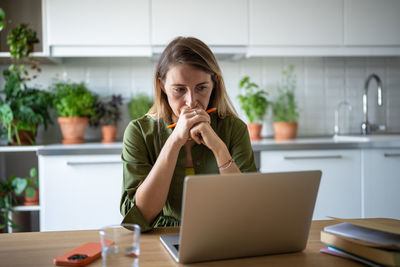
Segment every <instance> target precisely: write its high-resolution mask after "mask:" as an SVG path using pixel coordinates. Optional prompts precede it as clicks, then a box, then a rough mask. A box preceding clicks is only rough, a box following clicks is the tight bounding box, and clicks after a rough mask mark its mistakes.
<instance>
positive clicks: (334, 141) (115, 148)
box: [0, 134, 400, 155]
mask: <svg viewBox="0 0 400 267" xmlns="http://www.w3.org/2000/svg"><path fill="white" fill-rule="evenodd" d="M252 147H253V150H254V152H260V151H264V150H269V151H271V150H320V149H360V148H365V149H368V148H388V149H390V148H400V134H396V135H371V136H366V137H364V136H339V137H337V138H335V137H332V136H329V137H328V136H325V137H298V138H297V139H294V140H289V141H275V140H274V139H273V138H264V139H262V140H260V141H254V142H252ZM23 151H33V152H34V151H36V153H37V154H38V155H96V154H120V153H121V151H122V142H116V143H110V144H102V143H84V144H75V145H62V144H52V145H38V146H24V147H18V146H0V152H23Z"/></svg>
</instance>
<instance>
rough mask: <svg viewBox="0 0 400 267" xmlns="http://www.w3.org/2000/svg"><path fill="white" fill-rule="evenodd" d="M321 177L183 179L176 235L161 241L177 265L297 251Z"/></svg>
mask: <svg viewBox="0 0 400 267" xmlns="http://www.w3.org/2000/svg"><path fill="white" fill-rule="evenodd" d="M321 174H322V173H321V171H300V172H280V173H246V174H232V175H195V176H188V177H186V178H185V184H184V191H183V201H182V203H183V207H182V225H181V228H180V234H179V235H166V236H161V237H160V239H161V241H162V243H163V244H164V246H165V247H166V248H167V250H168V251H169V252H170V253H171V255H172V256H173V258H174V259H175V260H176V261H177V262H180V263H193V262H201V261H209V260H220V259H228V258H239V257H249V256H259V255H267V254H278V253H287V252H297V251H301V250H303V249H304V248H305V246H306V244H307V238H308V233H309V229H310V225H311V219H312V215H313V211H314V205H315V200H316V198H317V193H318V188H319V183H320V179H321Z"/></svg>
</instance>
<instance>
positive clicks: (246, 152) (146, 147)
mask: <svg viewBox="0 0 400 267" xmlns="http://www.w3.org/2000/svg"><path fill="white" fill-rule="evenodd" d="M210 117H211V127H212V128H213V129H214V131H215V132H216V133H217V134H218V136H219V137H220V138H221V140H222V141H224V143H225V144H226V146H227V148H228V150H229V152H230V154H231V156H232V157H233V159H234V160H235V163H236V165H237V166H238V168H239V169H240V170H241V171H242V172H255V171H256V166H255V163H254V153H253V150H252V148H251V144H250V138H249V134H248V131H247V126H246V124H245V123H244V122H243V121H241V120H240V119H239V118H237V117H234V116H229V117H226V118H224V119H221V118H219V117H218V115H217V114H210ZM166 126H167V125H166V124H164V123H159V122H158V121H157V120H155V119H153V118H152V117H150V116H149V115H145V116H143V117H142V118H140V119H137V120H133V121H131V122H130V123H129V124H128V126H127V128H126V129H125V133H124V139H123V149H122V162H123V185H122V187H123V188H122V197H121V204H120V209H121V214H122V215H123V216H124V219H123V221H122V222H123V223H136V224H139V225H140V226H141V228H142V231H143V232H146V231H149V230H151V229H152V228H153V227H163V226H178V225H179V223H180V218H181V203H182V194H183V181H184V178H185V171H186V166H185V165H186V152H185V147H184V146H183V147H182V149H181V150H180V152H179V155H178V160H177V163H176V167H175V170H174V174H173V177H172V181H171V186H170V189H169V193H168V197H167V200H166V203H165V205H164V208H163V210H162V211H161V212H160V214H159V215H158V216H157V218H156V219H155V220H154V221H153V223H152V224H148V223H146V221H145V219H144V218H143V215H142V214H141V213H140V211H139V210H138V208H137V207H136V205H135V193H136V189H137V188H138V187H139V186H140V184H141V183H142V182H143V181H144V179H145V178H146V177H147V175H148V174H149V172H150V170H151V168H152V167H153V165H154V164H155V162H156V160H157V157H158V155H159V154H160V152H161V149H162V146H163V144H164V143H165V141H166V140H167V138H168V137H169V136H170V134H171V133H172V131H173V130H172V129H167V127H166ZM192 160H193V167H194V172H195V173H196V174H218V173H219V170H218V166H217V162H216V160H215V157H214V154H213V153H212V151H211V150H210V149H208V148H207V147H206V146H205V145H198V144H194V146H193V147H192ZM205 193H206V192H205Z"/></svg>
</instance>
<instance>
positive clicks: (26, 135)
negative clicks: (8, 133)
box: [9, 120, 38, 146]
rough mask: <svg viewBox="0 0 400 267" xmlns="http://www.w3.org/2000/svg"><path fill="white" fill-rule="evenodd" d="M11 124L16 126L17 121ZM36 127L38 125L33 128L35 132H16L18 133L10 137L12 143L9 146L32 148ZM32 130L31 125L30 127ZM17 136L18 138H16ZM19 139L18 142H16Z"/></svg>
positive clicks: (34, 142) (34, 141)
mask: <svg viewBox="0 0 400 267" xmlns="http://www.w3.org/2000/svg"><path fill="white" fill-rule="evenodd" d="M13 123H14V124H15V125H17V124H18V120H14V121H13ZM37 127H38V125H37V124H36V127H35V128H34V129H35V130H34V131H32V130H18V133H16V134H14V136H13V137H12V140H13V141H12V142H10V143H9V144H10V145H11V146H32V145H35V144H36V135H37ZM32 128H33V125H32ZM17 135H18V138H17ZM18 139H19V142H18Z"/></svg>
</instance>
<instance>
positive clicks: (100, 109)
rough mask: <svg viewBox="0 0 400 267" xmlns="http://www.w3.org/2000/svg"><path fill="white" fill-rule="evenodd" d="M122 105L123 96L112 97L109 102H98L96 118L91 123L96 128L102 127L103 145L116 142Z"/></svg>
mask: <svg viewBox="0 0 400 267" xmlns="http://www.w3.org/2000/svg"><path fill="white" fill-rule="evenodd" d="M121 105H122V96H121V95H112V96H111V99H109V100H98V101H97V103H96V112H95V116H93V117H92V119H91V121H90V122H91V124H92V125H94V126H97V125H99V124H100V125H101V132H102V136H103V139H102V141H101V142H102V143H113V142H115V136H116V134H117V129H118V128H117V127H118V126H117V124H118V121H119V120H120V118H121V110H120V106H121Z"/></svg>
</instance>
